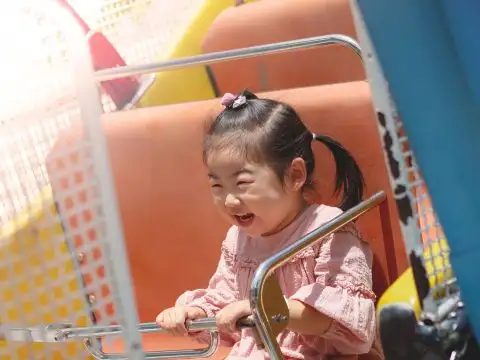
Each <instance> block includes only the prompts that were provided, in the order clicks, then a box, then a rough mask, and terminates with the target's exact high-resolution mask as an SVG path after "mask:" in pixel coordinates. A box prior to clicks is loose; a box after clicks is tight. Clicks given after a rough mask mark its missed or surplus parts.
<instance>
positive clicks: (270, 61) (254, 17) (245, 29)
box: [202, 0, 365, 95]
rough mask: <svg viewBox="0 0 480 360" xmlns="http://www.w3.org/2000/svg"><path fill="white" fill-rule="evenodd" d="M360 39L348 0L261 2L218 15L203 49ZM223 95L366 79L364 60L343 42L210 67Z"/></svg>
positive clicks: (274, 0)
mask: <svg viewBox="0 0 480 360" xmlns="http://www.w3.org/2000/svg"><path fill="white" fill-rule="evenodd" d="M329 34H344V35H348V36H350V37H352V38H356V32H355V27H354V24H353V19H352V14H351V11H350V5H349V0H281V1H278V0H261V1H256V2H252V3H249V4H245V5H242V6H239V7H232V8H228V9H226V10H225V11H223V12H222V13H221V14H220V15H218V16H217V18H216V19H215V21H214V22H213V24H212V25H211V27H210V29H209V30H208V32H207V34H206V35H205V37H204V39H203V43H202V51H203V52H204V53H209V52H215V51H224V50H231V49H237V48H242V47H249V46H254V45H263V44H269V43H273V42H280V41H288V40H294V39H300V38H306V37H312V36H319V35H329ZM210 70H211V77H212V79H213V83H214V84H215V85H216V87H217V90H218V93H219V95H221V94H223V93H224V92H239V91H241V90H242V89H243V88H248V89H250V90H253V91H272V90H282V89H289V88H295V87H302V86H312V85H324V84H333V83H340V82H348V81H357V80H364V79H365V72H364V69H363V67H362V65H361V62H360V59H359V58H358V57H357V56H356V55H355V54H354V53H353V52H352V50H351V49H347V48H345V47H343V46H341V45H335V46H328V47H327V46H321V47H317V48H314V49H309V50H303V51H295V52H286V53H282V54H276V55H268V56H259V57H255V58H250V59H242V60H235V61H229V62H224V63H220V64H214V65H211V67H210Z"/></svg>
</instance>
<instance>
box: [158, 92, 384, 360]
mask: <svg viewBox="0 0 480 360" xmlns="http://www.w3.org/2000/svg"><path fill="white" fill-rule="evenodd" d="M222 104H223V105H224V106H225V109H224V110H223V111H222V112H221V113H220V114H219V115H218V116H217V118H216V119H215V120H214V121H213V123H212V124H211V125H210V128H209V130H208V132H207V134H206V137H205V141H204V150H203V157H204V162H205V165H206V167H207V169H208V177H209V180H210V184H211V187H212V194H213V201H214V204H215V206H216V207H217V208H218V210H219V211H220V213H221V214H222V215H223V216H224V217H225V219H226V220H227V221H228V222H229V223H231V224H232V226H231V228H230V229H229V231H228V233H227V235H226V239H225V241H224V242H223V245H222V250H221V257H220V261H219V264H218V267H217V270H216V272H215V274H214V275H213V277H212V278H211V280H210V283H209V285H208V288H207V289H201V290H194V291H187V292H186V293H184V294H183V295H182V296H181V297H180V298H179V299H178V300H177V303H176V305H175V307H172V308H170V309H167V310H164V311H163V312H161V313H160V314H159V315H158V317H157V320H156V321H157V323H158V325H159V326H161V327H162V328H165V329H167V330H169V331H170V332H171V333H172V334H175V335H185V334H186V329H185V322H186V321H187V320H195V319H200V318H205V317H213V316H214V317H215V318H216V322H217V327H218V330H219V333H220V336H221V340H222V343H223V345H227V346H233V349H232V351H231V353H230V355H229V357H228V358H227V359H228V360H237V359H259V360H263V359H265V358H268V354H267V353H266V351H265V350H258V349H257V348H256V344H255V340H254V337H253V332H252V330H251V329H243V330H241V331H237V329H236V328H235V324H236V322H237V320H238V319H240V318H242V317H244V316H247V315H250V314H251V310H250V306H249V301H248V292H249V285H250V281H251V278H252V276H253V274H254V272H255V269H256V267H257V266H258V265H259V264H260V263H261V262H262V261H264V260H265V259H266V258H268V257H270V256H271V255H273V254H275V253H276V252H278V251H279V250H281V249H283V248H285V247H286V246H288V245H290V244H292V243H294V242H295V241H297V240H298V239H300V238H301V237H302V236H304V235H305V234H307V233H309V232H311V231H312V230H314V229H316V228H318V227H319V226H321V225H322V224H324V223H325V222H327V221H329V220H331V219H333V218H334V217H336V216H337V215H339V214H341V213H342V210H345V209H348V208H350V207H352V206H354V205H356V204H357V203H358V202H360V201H361V199H362V194H363V177H362V173H361V171H360V169H359V168H358V165H357V164H356V162H355V160H354V159H353V158H352V156H351V155H350V154H349V153H348V151H347V150H345V149H344V148H343V147H342V146H341V145H340V144H339V143H337V142H336V141H334V140H332V139H330V138H329V137H327V136H319V135H315V134H312V133H311V132H310V131H308V129H307V128H306V127H305V125H304V124H303V122H302V121H301V120H300V118H299V116H298V114H297V113H296V112H295V110H294V109H293V108H292V107H291V106H289V105H287V104H283V103H281V102H278V101H275V100H270V99H259V98H257V97H256V96H255V95H254V94H252V93H250V92H243V93H242V94H241V95H240V96H238V97H235V96H233V95H232V94H226V95H225V96H224V97H223V99H222ZM313 140H316V141H319V142H321V143H323V144H324V145H325V146H327V147H328V148H329V149H330V150H331V152H332V154H333V156H334V158H335V162H336V169H337V178H336V184H335V185H336V190H337V191H338V190H340V189H341V188H343V193H344V195H343V200H342V202H341V204H340V205H339V208H336V207H329V206H326V205H313V204H309V203H308V202H307V201H306V200H305V191H306V190H308V189H310V188H312V186H313V178H312V177H313V173H314V169H315V159H314V156H313V152H312V145H313V144H312V141H313ZM371 264H372V254H371V252H370V248H369V247H368V245H367V243H366V242H364V241H363V240H362V239H361V237H360V236H359V234H358V233H357V231H356V230H355V227H354V226H353V225H348V226H346V227H344V228H343V229H342V230H340V231H338V232H336V233H335V234H333V235H331V236H328V237H327V238H325V239H324V240H323V241H321V242H320V243H317V244H315V245H314V246H311V247H310V248H308V249H307V250H305V251H303V252H302V253H299V254H298V255H296V256H295V257H294V258H292V259H291V260H290V261H289V262H288V263H287V264H286V265H284V266H283V267H282V268H280V269H279V270H277V272H276V276H277V278H278V281H279V283H280V285H281V287H282V291H283V293H284V295H285V296H286V297H287V299H288V301H287V302H288V306H289V311H290V321H289V324H288V328H287V329H286V330H285V331H283V332H282V333H281V334H280V335H279V336H278V337H277V341H278V342H279V344H280V348H281V350H282V352H283V355H284V357H285V358H287V359H304V360H310V359H312V360H313V359H315V360H320V359H326V358H330V357H329V355H330V356H333V357H335V358H338V357H341V358H343V357H342V356H343V355H347V357H345V358H349V359H350V358H351V357H350V356H348V355H356V354H362V353H367V352H369V350H370V349H371V347H372V342H373V339H374V335H375V306H374V298H375V295H374V294H373V292H372V277H371V276H372V275H371ZM203 335H205V334H203ZM196 336H197V337H198V338H199V339H202V335H198V334H196ZM333 357H332V358H333ZM354 358H356V356H354Z"/></svg>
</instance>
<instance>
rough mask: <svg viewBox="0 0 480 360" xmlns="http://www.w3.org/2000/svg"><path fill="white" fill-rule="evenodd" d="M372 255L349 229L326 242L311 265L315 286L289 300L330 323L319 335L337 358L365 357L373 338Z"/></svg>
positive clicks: (306, 288) (302, 290) (352, 229)
mask: <svg viewBox="0 0 480 360" xmlns="http://www.w3.org/2000/svg"><path fill="white" fill-rule="evenodd" d="M371 264H372V254H371V251H370V248H369V246H368V244H367V243H365V242H364V241H362V240H361V238H360V236H359V234H358V233H357V231H356V230H355V228H354V227H353V225H352V226H348V227H345V228H344V229H342V230H340V231H339V232H337V233H335V234H332V235H331V236H329V237H328V238H326V239H325V240H324V241H323V242H322V244H321V246H320V248H319V251H318V256H317V257H316V262H315V270H314V272H315V283H313V284H310V285H306V286H303V287H301V288H299V289H298V290H297V292H296V293H295V294H294V295H293V296H291V297H290V299H291V300H298V301H301V302H303V303H305V304H307V305H310V306H312V307H313V308H315V309H317V310H318V311H320V312H322V313H324V314H325V315H327V316H328V317H330V318H331V319H332V320H333V321H332V324H331V326H330V328H329V329H328V330H327V332H326V333H325V334H324V335H323V337H324V338H325V339H326V340H328V341H329V343H330V344H331V345H332V346H333V348H334V349H335V352H338V353H340V354H345V355H347V354H362V353H367V352H368V351H369V350H370V348H371V347H372V343H373V341H374V338H375V305H374V301H375V295H374V293H373V292H372V273H371Z"/></svg>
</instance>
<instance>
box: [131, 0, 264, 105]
mask: <svg viewBox="0 0 480 360" xmlns="http://www.w3.org/2000/svg"><path fill="white" fill-rule="evenodd" d="M252 1H255V0H250V1H247V2H252ZM233 3H234V1H233V0H207V1H205V4H204V5H203V7H202V8H201V9H200V11H199V13H198V15H197V16H196V17H195V18H194V19H193V21H192V23H191V24H190V26H189V27H188V28H187V30H186V31H185V33H184V34H183V36H182V38H181V39H180V41H179V42H178V43H177V44H176V46H175V48H174V49H173V51H172V52H171V54H169V55H168V56H167V58H166V59H165V60H168V59H176V58H180V57H186V56H194V55H199V54H201V53H202V50H201V43H202V41H203V38H204V36H205V34H206V33H207V31H208V29H209V27H210V25H211V24H212V23H213V21H214V20H215V18H216V17H217V16H218V15H219V14H220V13H221V12H222V11H223V10H225V9H227V8H228V7H230V6H232V5H233ZM214 97H215V93H214V90H213V88H212V85H211V83H210V79H209V77H208V74H207V71H206V69H205V67H203V66H201V67H193V68H189V69H181V70H173V71H165V72H161V73H157V79H156V80H155V82H154V84H153V85H152V86H151V88H150V89H149V90H148V91H147V92H146V94H145V95H144V96H143V98H142V99H141V100H140V102H139V104H138V106H139V107H145V106H156V105H166V104H173V103H180V102H188V101H197V100H206V99H211V98H214Z"/></svg>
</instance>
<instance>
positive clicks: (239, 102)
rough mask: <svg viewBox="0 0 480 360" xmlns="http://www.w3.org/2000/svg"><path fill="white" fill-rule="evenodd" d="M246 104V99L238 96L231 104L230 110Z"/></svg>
mask: <svg viewBox="0 0 480 360" xmlns="http://www.w3.org/2000/svg"><path fill="white" fill-rule="evenodd" d="M246 103H247V98H246V97H245V96H244V95H240V96H238V97H237V98H236V99H235V101H234V102H233V104H232V109H236V108H238V107H240V106H242V105H245V104H246Z"/></svg>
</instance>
